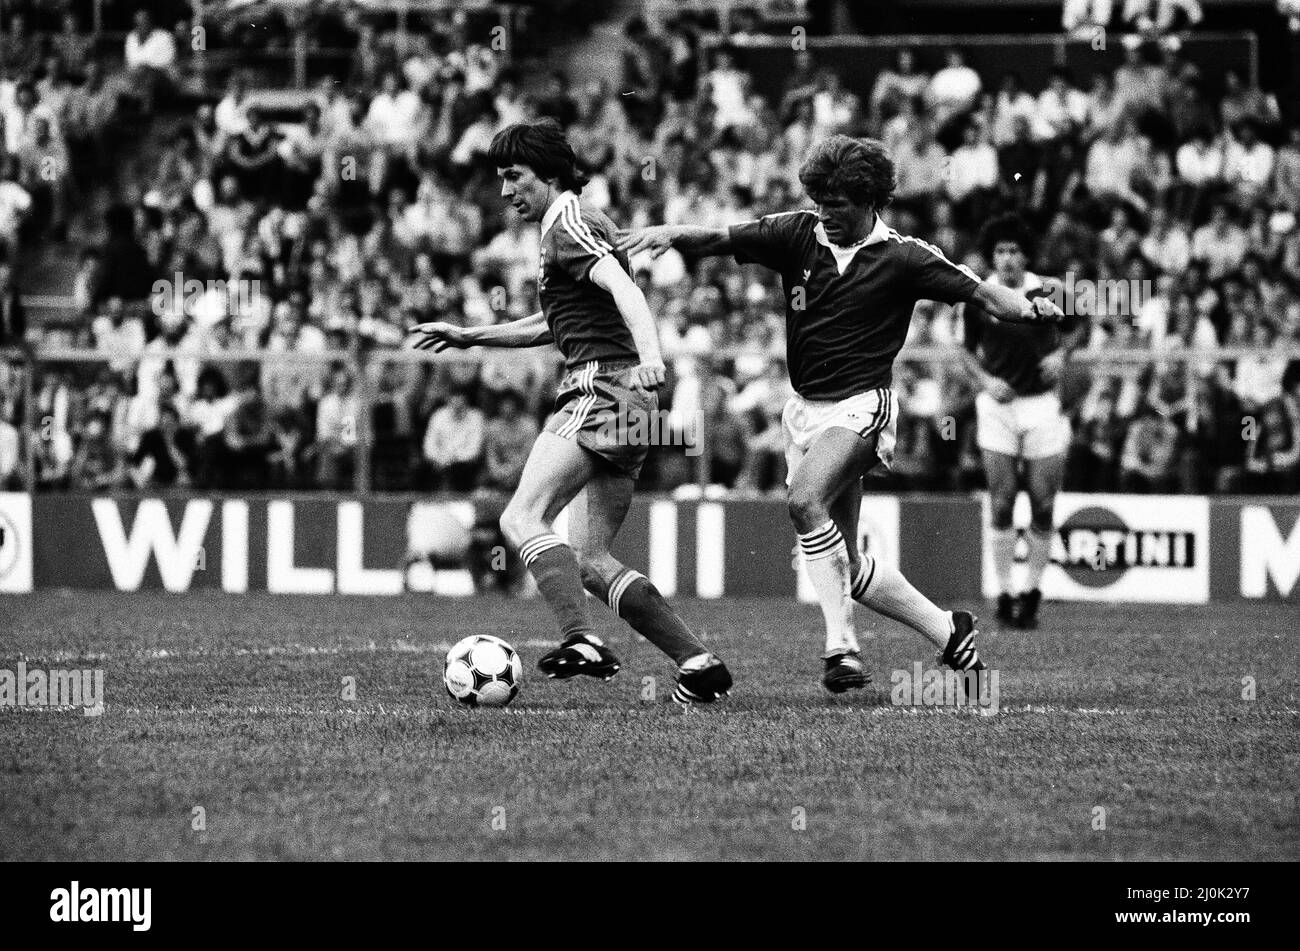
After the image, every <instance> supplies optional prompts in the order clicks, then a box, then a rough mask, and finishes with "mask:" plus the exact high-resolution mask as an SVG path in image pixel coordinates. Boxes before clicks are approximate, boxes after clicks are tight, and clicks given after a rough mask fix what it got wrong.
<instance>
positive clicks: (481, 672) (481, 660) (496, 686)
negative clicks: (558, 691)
mask: <svg viewBox="0 0 1300 951" xmlns="http://www.w3.org/2000/svg"><path fill="white" fill-rule="evenodd" d="M523 676H524V665H523V664H521V663H520V662H519V655H518V654H516V653H515V649H514V648H513V647H511V646H510V645H509V644H507V643H506V642H505V641H503V640H501V638H499V637H493V636H492V635H490V634H471V635H470V636H469V637H467V638H465V639H464V640H462V641H460V642H459V643H458V644H456V646H455V647H453V648H452V649H451V650H449V651H448V652H447V663H446V666H444V667H443V671H442V682H443V684H444V685H445V686H446V688H447V693H448V694H450V695H451V696H452V698H453V699H455V700H459V701H460V702H461V703H463V704H465V705H466V706H467V707H504V706H505V705H506V704H507V703H509V702H510V701H511V700H513V699H515V694H517V693H519V681H520V680H522V679H523Z"/></svg>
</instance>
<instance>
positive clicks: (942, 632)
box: [805, 429, 984, 670]
mask: <svg viewBox="0 0 1300 951" xmlns="http://www.w3.org/2000/svg"><path fill="white" fill-rule="evenodd" d="M826 437H833V438H834V440H835V441H834V442H832V443H829V444H828V445H827V447H826V448H827V449H828V450H836V449H838V450H839V451H840V452H843V453H847V454H849V455H851V457H852V458H853V459H854V460H855V463H857V464H859V465H861V466H862V468H861V469H860V470H859V477H858V478H855V479H852V480H851V481H850V482H849V483H848V484H847V485H845V486H844V487H843V489H842V490H841V492H840V494H839V496H837V497H836V498H835V501H834V503H833V506H832V508H833V511H834V513H835V514H836V515H838V516H839V518H838V519H837V526H838V527H839V531H840V532H844V531H845V530H848V532H849V533H850V534H849V536H848V537H850V538H852V539H853V542H852V544H850V545H848V546H847V551H848V554H849V557H850V560H851V564H852V569H851V571H852V574H851V578H852V581H851V587H850V594H851V597H852V598H853V600H854V601H856V602H857V603H858V604H861V605H864V606H865V607H869V608H871V609H872V610H873V611H875V612H877V613H878V614H883V615H884V616H885V617H888V618H892V619H893V620H895V621H899V622H900V623H903V624H906V625H907V626H908V627H910V628H912V630H914V631H916V632H917V633H918V634H920V635H921V636H922V637H924V638H925V639H926V640H928V641H930V642H931V643H932V644H934V645H935V646H936V647H937V648H939V650H940V651H941V652H942V653H941V656H942V659H943V662H944V663H945V664H947V665H948V666H950V667H953V668H956V669H959V670H979V669H982V668H983V666H984V665H983V662H982V661H980V659H979V653H978V652H977V651H976V649H975V635H976V634H977V633H978V631H977V630H976V629H975V616H974V615H973V614H971V613H970V612H969V611H951V612H950V611H944V610H941V609H940V608H939V607H938V606H936V605H935V604H934V602H933V601H931V600H930V599H929V598H927V597H926V596H925V595H923V594H922V593H921V592H920V591H918V590H916V588H915V587H913V586H912V584H911V582H909V581H908V580H907V579H906V578H905V577H903V574H902V572H900V571H899V570H898V569H897V568H893V567H891V566H889V565H886V564H884V563H883V562H880V561H878V560H877V559H876V558H874V557H873V556H871V555H870V554H862V553H860V552H858V551H857V537H858V529H857V526H858V517H859V513H860V512H861V506H862V483H861V479H860V474H861V473H863V472H867V471H869V470H870V469H871V467H872V466H874V465H875V463H876V461H877V460H876V442H875V439H876V437H875V436H869V437H866V438H863V437H861V436H858V434H857V433H855V432H852V431H851V430H847V429H830V430H828V431H827V432H826V433H825V434H824V435H823V436H822V437H821V439H825V438H826ZM845 437H848V438H845ZM821 439H819V440H818V441H817V442H816V443H814V444H813V447H812V449H811V450H810V452H809V455H812V453H813V452H816V451H818V447H819V446H820V444H821ZM851 440H856V442H857V444H858V445H855V444H854V443H853V442H851ZM806 461H807V457H805V462H806Z"/></svg>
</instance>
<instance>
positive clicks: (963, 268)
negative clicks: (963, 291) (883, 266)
mask: <svg viewBox="0 0 1300 951" xmlns="http://www.w3.org/2000/svg"><path fill="white" fill-rule="evenodd" d="M889 234H890V236H891V237H894V238H897V239H898V240H899V241H905V242H910V243H912V244H915V245H918V246H920V247H922V248H925V250H927V251H929V252H930V253H931V254H933V255H934V256H935V257H937V258H938V259H939V260H940V261H942V262H943V263H944V264H947V265H949V266H950V267H955V268H956V269H957V270H959V271H961V272H962V273H963V274H965V275H966V276H967V277H969V278H970V279H971V280H973V281H977V282H979V283H981V284H982V283H983V279H982V278H981V277H980V276H979V275H978V274H976V273H975V272H974V271H972V270H971V269H970V268H968V267H967V266H966V265H964V264H953V262H952V261H950V260H949V259H948V255H946V254H944V253H943V252H942V251H940V250H939V249H938V248H937V247H935V246H934V245H933V244H931V243H930V242H929V241H922V240H921V239H920V238H915V237H912V236H911V235H905V234H899V233H898V232H897V231H895V230H894V229H893V228H890V229H889Z"/></svg>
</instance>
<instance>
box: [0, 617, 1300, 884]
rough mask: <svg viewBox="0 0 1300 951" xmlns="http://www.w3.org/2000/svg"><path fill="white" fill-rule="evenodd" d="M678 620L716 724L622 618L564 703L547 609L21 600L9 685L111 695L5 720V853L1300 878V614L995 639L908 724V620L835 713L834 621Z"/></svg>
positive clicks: (1072, 623)
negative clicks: (459, 692) (610, 674)
mask: <svg viewBox="0 0 1300 951" xmlns="http://www.w3.org/2000/svg"><path fill="white" fill-rule="evenodd" d="M680 607H681V609H682V613H683V614H684V615H685V616H686V617H687V619H688V620H689V621H690V622H691V623H692V624H693V625H695V627H696V628H697V629H698V630H700V631H701V632H702V633H703V634H704V636H705V637H706V639H707V641H708V643H709V645H710V646H711V647H712V648H713V649H715V650H717V651H718V652H719V653H721V654H722V655H723V656H724V657H725V658H726V659H727V661H728V663H729V664H730V665H731V667H732V670H733V672H734V673H735V675H736V679H737V685H736V689H735V690H734V691H733V694H732V697H731V699H730V700H729V701H728V702H726V703H725V704H723V705H720V706H718V707H716V708H710V709H697V710H690V711H682V710H680V709H679V708H677V707H675V706H674V705H673V704H672V703H671V702H670V701H669V699H668V698H669V695H670V693H671V690H672V670H671V668H670V665H669V664H668V663H667V662H666V660H665V659H663V658H662V657H661V656H660V655H659V654H658V653H657V652H656V651H655V650H654V649H653V648H652V647H650V646H649V645H648V644H645V643H644V642H642V641H640V640H639V639H637V638H636V637H635V636H634V635H633V634H632V633H631V631H630V630H629V629H628V628H627V627H626V626H624V625H623V624H622V623H621V622H617V621H615V620H614V619H613V618H611V617H609V616H608V615H604V616H603V618H604V621H605V627H606V628H607V629H608V630H609V631H611V635H610V641H611V643H612V645H613V646H614V648H615V649H616V650H617V651H618V652H619V654H620V655H621V657H622V659H623V662H624V667H623V671H622V673H620V674H619V676H618V677H617V678H616V679H615V680H614V681H612V682H610V683H608V684H602V683H597V682H594V681H591V680H587V679H585V678H583V679H579V680H576V681H568V682H563V683H560V682H554V681H545V680H544V679H542V678H541V677H540V676H539V675H537V674H536V673H535V672H534V671H532V670H531V668H532V665H533V664H534V663H535V662H536V659H537V657H538V656H539V655H540V653H541V652H542V650H543V649H544V645H546V644H549V643H550V639H551V629H550V620H549V615H548V614H547V612H546V610H545V606H544V605H543V604H542V603H541V602H540V601H532V602H510V601H503V600H497V599H489V598H481V599H471V600H443V599H430V598H422V597H418V596H406V597H402V598H397V599H364V598H308V597H304V598H292V597H283V596H270V595H252V596H249V595H245V596H226V595H217V594H205V595H181V596H178V595H165V594H134V595H117V594H100V593H93V594H92V593H86V592H78V593H67V592H62V593H59V592H49V593H42V594H36V595H26V596H18V597H5V598H0V616H2V617H3V618H4V620H3V628H2V630H0V668H5V669H9V670H14V669H16V665H17V663H18V661H19V660H25V661H26V663H27V666H28V668H29V669H30V668H37V667H41V668H70V667H79V668H88V667H100V668H102V669H103V670H104V671H105V692H106V702H107V706H106V709H105V711H104V713H103V714H102V715H101V716H98V717H86V716H83V715H82V714H81V713H80V712H78V711H73V710H60V711H50V710H43V711H38V710H16V709H3V708H0V859H8V860H13V859H27V860H44V859H61V860H87V859H92V860H138V859H151V860H168V859H200V860H203V859H212V860H230V859H415V860H419V859H560V858H563V859H733V860H738V859H885V860H888V859H976V860H977V859H1008V858H1009V859H1031V858H1032V859H1193V858H1195V859H1290V860H1295V859H1297V858H1300V800H1298V798H1297V792H1298V791H1300V790H1298V789H1297V777H1298V776H1300V720H1298V714H1297V707H1298V704H1297V698H1296V694H1297V683H1298V681H1300V650H1297V642H1296V632H1295V629H1294V623H1293V622H1294V613H1295V612H1294V607H1293V606H1291V607H1284V606H1279V605H1272V606H1269V605H1258V604H1250V605H1219V606H1211V607H1194V608H1176V607H1135V606H1127V607H1092V606H1085V605H1058V604H1047V605H1045V606H1044V610H1043V618H1044V625H1043V628H1042V629H1041V630H1040V631H1038V632H1032V633H1025V632H1017V631H999V630H998V629H997V627H996V626H995V625H990V624H987V623H986V624H985V625H983V635H982V637H981V643H982V645H983V653H984V656H985V658H986V660H987V661H988V662H989V663H990V666H991V667H993V668H996V669H997V670H998V671H999V676H1000V682H999V694H1000V696H999V702H1000V708H1001V709H1000V712H999V713H997V714H996V715H991V716H990V715H980V714H978V713H976V712H974V711H972V710H969V709H966V710H953V709H950V708H948V709H935V708H926V707H901V706H895V705H894V704H892V703H891V699H890V673H891V671H893V670H895V669H907V670H910V669H911V667H912V665H913V664H914V663H915V662H917V661H921V662H922V663H923V664H924V666H925V667H926V668H927V669H929V668H933V667H934V666H935V661H934V658H933V654H932V652H931V651H930V650H929V649H928V648H927V646H926V645H925V644H924V643H923V642H922V641H921V640H920V639H919V638H918V637H916V636H915V635H914V634H912V633H911V632H909V631H906V630H904V629H902V628H901V627H899V626H897V625H894V624H893V623H891V622H887V621H880V622H879V623H878V624H877V625H876V630H877V632H878V633H877V636H876V637H875V638H874V639H873V640H872V641H870V642H869V643H868V644H867V646H866V650H865V652H864V653H865V658H866V659H867V660H868V662H869V664H870V667H871V669H872V672H873V674H874V676H875V679H876V683H875V684H873V685H872V686H870V687H868V689H867V690H865V691H861V692H858V693H855V694H852V695H848V696H845V697H841V698H834V697H831V696H829V695H827V694H826V693H825V692H824V691H823V689H822V688H821V686H820V683H819V677H820V666H821V664H820V660H819V659H818V654H819V653H820V647H821V643H820V640H821V636H820V630H821V625H820V613H819V612H818V611H817V610H816V608H815V607H814V606H807V605H797V604H792V603H789V602H784V601H757V600H752V601H736V600H731V601H721V602H716V601H715V602H690V601H686V602H682V604H681V605H680ZM976 610H977V611H980V612H981V613H985V614H988V613H990V612H989V611H988V609H987V608H986V607H983V606H976ZM869 620H870V621H874V620H875V619H873V618H868V616H867V612H865V611H862V610H861V609H860V610H859V621H860V624H861V626H863V627H866V624H867V622H868V621H869ZM475 632H481V633H488V634H495V635H499V636H502V637H505V638H507V639H508V640H510V641H511V642H512V643H513V644H514V645H515V647H516V648H517V649H518V650H519V651H520V653H521V654H522V655H523V660H524V663H525V667H526V669H527V670H528V672H527V673H526V674H525V680H524V684H523V689H522V692H521V694H520V696H519V698H518V699H517V700H516V701H515V703H514V704H513V705H512V706H511V707H509V708H508V709H506V710H500V711H496V710H466V709H461V708H459V707H457V706H456V705H455V704H454V703H453V702H452V701H451V700H450V698H448V697H447V696H446V695H445V693H444V692H443V688H442V685H441V666H442V654H443V652H444V651H445V650H446V648H447V647H449V646H450V644H451V643H452V642H454V641H456V640H458V639H459V638H461V637H463V636H465V635H467V634H470V633H475ZM348 677H351V678H355V680H354V684H355V690H356V699H355V700H344V699H341V695H342V690H343V686H344V678H348ZM1247 677H1252V678H1254V684H1255V692H1256V694H1255V699H1253V700H1249V699H1243V690H1244V689H1246V688H1245V686H1244V685H1243V678H1247ZM645 678H655V679H654V680H653V681H649V680H646V679H645ZM652 692H653V694H654V698H653V699H649V696H650V694H651V693H652ZM1099 809H1101V810H1104V813H1102V812H1099V811H1098V810H1099ZM197 810H201V812H200V811H197ZM200 820H201V821H200ZM1103 823H1104V828H1101V827H1100V826H1101V825H1102V824H1103ZM196 826H197V827H200V828H196Z"/></svg>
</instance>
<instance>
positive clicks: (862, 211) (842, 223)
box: [813, 194, 875, 246]
mask: <svg viewBox="0 0 1300 951" xmlns="http://www.w3.org/2000/svg"><path fill="white" fill-rule="evenodd" d="M813 200H814V201H815V202H816V203H817V217H818V219H819V220H820V221H821V224H822V228H823V229H824V230H825V231H826V237H828V238H829V239H830V240H831V243H833V244H838V245H840V246H845V245H850V244H857V243H858V242H859V241H861V240H862V239H863V238H865V237H866V236H867V234H868V233H869V232H870V231H871V225H872V224H873V223H874V219H875V215H874V213H873V210H872V208H871V206H870V205H857V204H854V203H853V202H851V201H849V199H848V198H847V197H846V196H844V195H836V194H832V195H821V196H818V197H815V198H813Z"/></svg>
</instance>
